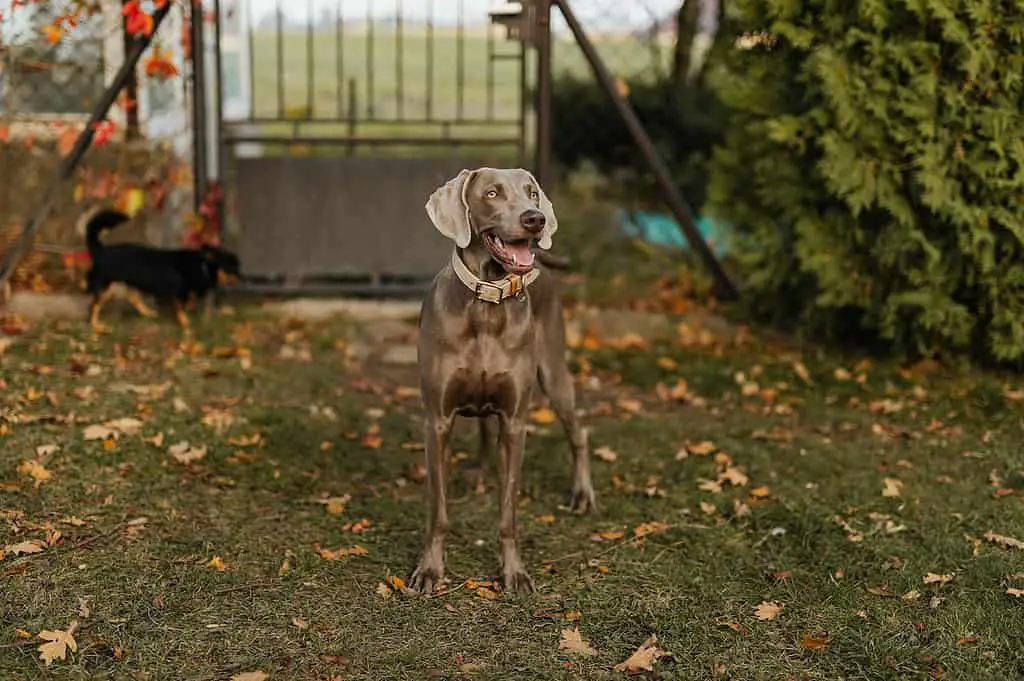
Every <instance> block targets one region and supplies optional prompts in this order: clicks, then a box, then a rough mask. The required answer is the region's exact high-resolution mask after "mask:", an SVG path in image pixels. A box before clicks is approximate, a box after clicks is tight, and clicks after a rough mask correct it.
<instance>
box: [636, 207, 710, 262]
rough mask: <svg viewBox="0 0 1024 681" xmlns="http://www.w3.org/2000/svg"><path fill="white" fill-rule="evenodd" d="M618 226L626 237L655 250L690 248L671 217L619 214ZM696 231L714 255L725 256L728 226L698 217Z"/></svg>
mask: <svg viewBox="0 0 1024 681" xmlns="http://www.w3.org/2000/svg"><path fill="white" fill-rule="evenodd" d="M619 224H620V227H621V229H622V232H623V234H625V235H626V236H630V237H636V238H640V239H643V240H644V241H646V242H648V243H651V244H655V245H657V246H671V247H674V248H680V249H683V250H686V249H689V247H690V245H689V244H688V243H687V241H686V237H685V236H683V230H682V229H681V228H680V227H679V223H678V222H676V221H675V218H673V217H672V216H671V215H668V214H665V213H652V212H649V211H643V210H632V211H627V210H620V211H619ZM697 230H698V231H699V232H700V233H701V236H703V237H704V240H705V241H707V242H708V243H709V245H710V246H711V250H712V251H714V252H715V254H716V255H719V256H723V255H728V253H729V232H730V227H729V225H728V224H726V223H723V222H719V221H717V220H715V219H714V218H710V217H708V216H706V215H701V216H699V217H698V218H697Z"/></svg>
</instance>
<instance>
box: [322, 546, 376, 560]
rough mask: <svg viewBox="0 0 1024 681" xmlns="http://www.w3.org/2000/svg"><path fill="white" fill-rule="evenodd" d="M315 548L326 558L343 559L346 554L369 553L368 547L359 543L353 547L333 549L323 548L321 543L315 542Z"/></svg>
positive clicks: (359, 554) (360, 554)
mask: <svg viewBox="0 0 1024 681" xmlns="http://www.w3.org/2000/svg"><path fill="white" fill-rule="evenodd" d="M313 548H314V550H316V552H317V554H318V555H319V556H320V557H321V558H323V559H324V560H341V559H342V558H345V557H346V556H362V555H364V554H367V553H369V551H367V550H366V548H364V547H362V546H359V545H358V544H357V545H355V546H353V547H351V548H340V549H334V550H333V551H332V550H330V549H322V548H320V545H319V544H315V545H314V546H313Z"/></svg>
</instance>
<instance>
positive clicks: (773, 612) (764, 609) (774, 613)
mask: <svg viewBox="0 0 1024 681" xmlns="http://www.w3.org/2000/svg"><path fill="white" fill-rule="evenodd" d="M785 607H786V606H785V605H783V604H782V603H779V602H777V601H761V603H760V604H759V605H758V606H757V607H756V608H754V617H756V618H757V619H759V620H761V621H765V622H766V621H769V620H773V619H775V618H776V617H778V615H779V613H780V612H782V609H783V608H785Z"/></svg>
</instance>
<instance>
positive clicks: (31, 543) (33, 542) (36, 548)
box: [3, 539, 46, 556]
mask: <svg viewBox="0 0 1024 681" xmlns="http://www.w3.org/2000/svg"><path fill="white" fill-rule="evenodd" d="M44 548H46V545H45V544H43V542H41V541H39V540H38V539H29V540H28V541H23V542H19V543H17V544H8V545H7V546H5V547H4V550H3V553H9V554H11V555H12V556H19V555H21V554H23V553H40V552H42V550H43V549H44Z"/></svg>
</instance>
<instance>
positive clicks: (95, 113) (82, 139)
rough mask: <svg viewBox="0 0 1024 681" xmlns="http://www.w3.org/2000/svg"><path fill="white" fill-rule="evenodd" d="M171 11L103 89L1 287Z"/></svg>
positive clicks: (13, 249)
mask: <svg viewBox="0 0 1024 681" xmlns="http://www.w3.org/2000/svg"><path fill="white" fill-rule="evenodd" d="M170 11H171V3H169V2H168V3H166V4H164V5H162V6H160V7H158V8H157V10H156V11H155V12H154V13H153V30H152V31H150V33H149V35H142V36H139V37H138V39H137V40H136V41H135V43H134V45H133V46H132V49H131V51H130V52H129V53H128V54H127V55H125V60H124V62H122V63H121V67H120V68H119V69H118V70H117V73H116V74H115V75H114V80H113V81H112V82H111V83H110V85H108V86H107V89H106V90H104V92H103V94H102V95H101V96H100V98H99V100H98V101H97V102H96V105H95V106H94V107H93V110H92V114H90V116H89V121H88V122H87V123H86V124H85V127H84V128H82V131H81V132H80V133H78V138H77V139H75V145H74V146H73V147H72V148H71V151H70V153H68V155H67V156H65V157H64V159H63V160H62V161H61V162H60V165H59V166H58V167H57V174H56V175H55V176H54V177H53V179H52V180H50V183H49V184H48V185H46V189H45V190H44V192H43V201H42V205H40V206H39V208H38V210H36V213H35V215H33V216H32V219H31V220H30V221H29V223H28V225H26V226H25V229H23V230H21V234H20V235H18V240H17V241H16V242H15V243H13V244H11V245H10V247H9V248H8V250H7V252H6V253H4V257H3V261H0V287H2V286H3V284H4V283H5V282H6V281H7V279H8V278H9V277H10V276H11V274H12V273H13V272H14V268H15V267H16V266H17V264H18V262H19V261H20V260H21V259H22V258H23V257H24V255H25V253H26V252H27V251H28V247H29V245H30V244H31V243H32V238H33V237H34V236H35V233H36V232H37V231H39V227H41V226H42V224H43V221H44V220H45V219H46V218H47V217H49V215H50V211H51V210H53V202H54V200H55V199H56V198H57V191H58V190H59V189H60V187H61V185H62V184H63V183H64V182H65V181H66V180H68V178H70V177H71V174H72V173H73V172H75V170H76V169H77V168H78V166H79V165H80V164H81V162H82V159H83V158H84V157H85V152H87V151H88V150H89V147H90V146H91V145H92V141H93V138H94V137H95V136H96V127H97V126H98V125H99V124H100V123H101V122H102V121H104V120H105V119H106V118H107V115H108V114H109V113H110V109H111V108H112V107H113V106H114V102H116V101H117V97H118V95H119V94H121V90H123V89H124V86H125V85H126V84H127V83H128V80H129V78H131V75H132V74H133V73H135V69H136V67H137V66H138V64H139V59H141V58H142V53H143V52H145V51H146V50H147V49H148V48H149V45H150V43H152V42H153V36H155V35H156V33H157V31H158V30H160V25H161V24H162V23H163V21H164V18H165V17H166V16H167V14H168V12H170Z"/></svg>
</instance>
